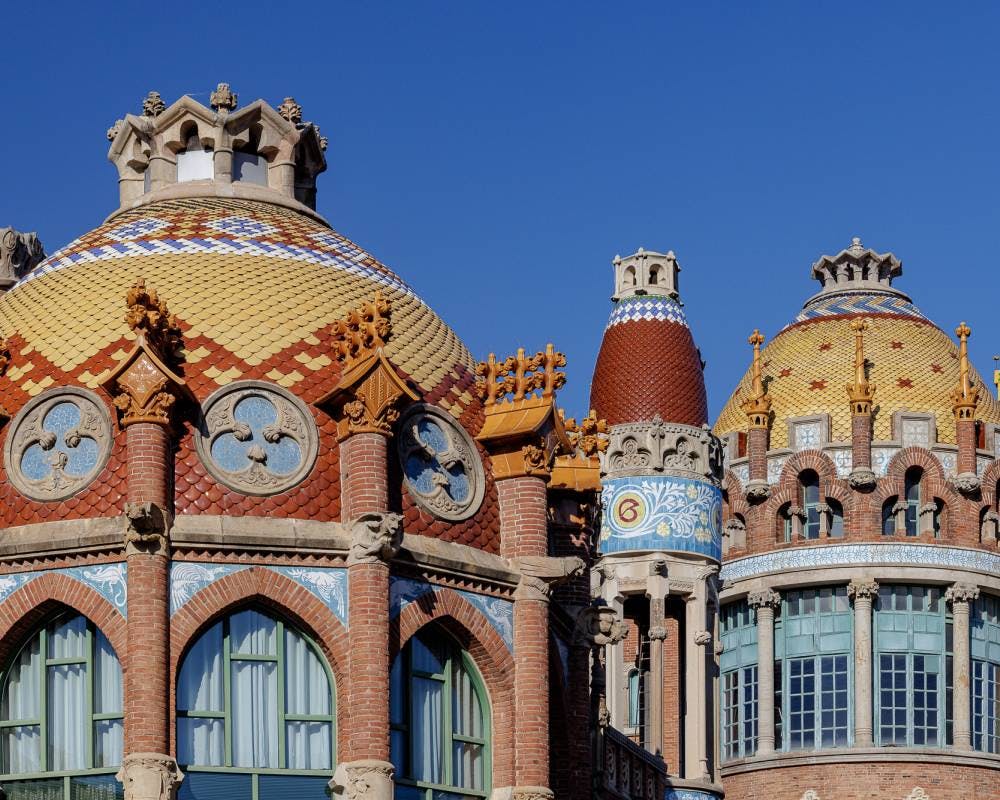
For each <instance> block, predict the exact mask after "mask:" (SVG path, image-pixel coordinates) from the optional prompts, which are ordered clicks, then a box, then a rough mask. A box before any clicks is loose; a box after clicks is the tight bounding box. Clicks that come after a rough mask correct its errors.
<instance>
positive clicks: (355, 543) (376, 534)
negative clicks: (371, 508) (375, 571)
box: [347, 512, 403, 566]
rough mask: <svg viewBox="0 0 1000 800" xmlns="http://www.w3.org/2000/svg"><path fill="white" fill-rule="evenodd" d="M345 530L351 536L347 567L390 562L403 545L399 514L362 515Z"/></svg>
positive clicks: (401, 522) (373, 513) (400, 516)
mask: <svg viewBox="0 0 1000 800" xmlns="http://www.w3.org/2000/svg"><path fill="white" fill-rule="evenodd" d="M347 528H348V530H349V532H350V534H351V551H350V554H349V555H348V556H347V565H348V566H351V565H352V564H377V563H379V562H387V561H391V560H392V559H393V558H395V557H396V554H397V553H398V552H399V548H400V547H401V546H402V544H403V517H402V515H400V514H394V513H391V512H386V513H383V514H379V513H375V512H371V513H368V514H362V515H361V516H359V517H358V518H357V519H354V520H352V521H351V522H350V523H349V524H348V526H347Z"/></svg>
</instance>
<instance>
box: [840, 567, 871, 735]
mask: <svg viewBox="0 0 1000 800" xmlns="http://www.w3.org/2000/svg"><path fill="white" fill-rule="evenodd" d="M847 591H848V594H850V595H851V596H852V597H853V598H854V745H855V746H856V747H871V746H872V743H873V724H872V706H873V703H872V696H873V695H872V692H873V688H872V684H873V677H872V600H873V598H874V597H875V596H876V595H877V594H878V584H877V583H875V582H874V581H855V582H853V583H851V584H850V586H848V587H847Z"/></svg>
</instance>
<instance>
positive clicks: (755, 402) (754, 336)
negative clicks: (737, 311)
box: [742, 328, 771, 428]
mask: <svg viewBox="0 0 1000 800" xmlns="http://www.w3.org/2000/svg"><path fill="white" fill-rule="evenodd" d="M747 342H748V343H749V344H750V346H751V347H753V373H752V379H751V384H750V397H749V398H747V399H746V400H744V401H743V405H742V408H743V412H744V413H745V414H746V415H747V419H748V420H749V422H750V427H751V428H766V427H768V425H769V423H770V412H771V398H770V397H769V396H768V394H767V389H766V387H765V386H764V376H763V369H762V365H761V358H760V347H761V345H762V344H764V334H762V333H761V332H760V331H759V330H758V329H757V328H754V331H753V333H751V334H750V337H749V338H748V339H747Z"/></svg>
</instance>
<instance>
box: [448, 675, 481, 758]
mask: <svg viewBox="0 0 1000 800" xmlns="http://www.w3.org/2000/svg"><path fill="white" fill-rule="evenodd" d="M451 666H452V677H451V686H452V699H451V702H452V712H451V719H452V726H453V728H454V731H455V733H458V734H461V735H462V736H471V737H473V738H475V739H482V738H483V710H482V708H480V706H479V697H478V695H477V694H476V688H475V686H474V685H473V682H472V676H471V675H469V673H467V672H466V671H465V670H464V669H462V659H461V658H460V657H458V656H456V657H454V658H452V660H451Z"/></svg>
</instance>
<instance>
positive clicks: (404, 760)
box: [390, 627, 490, 800]
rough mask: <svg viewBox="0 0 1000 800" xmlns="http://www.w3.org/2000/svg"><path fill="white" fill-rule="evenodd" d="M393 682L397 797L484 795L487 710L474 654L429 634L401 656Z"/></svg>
mask: <svg viewBox="0 0 1000 800" xmlns="http://www.w3.org/2000/svg"><path fill="white" fill-rule="evenodd" d="M390 683H391V689H390V717H391V722H392V763H393V764H394V765H395V766H396V797H397V798H406V800H410V799H411V798H413V799H414V800H417V799H419V800H434V798H439V797H447V798H449V800H459V798H478V797H486V796H487V795H488V794H489V792H490V747H489V735H490V706H489V702H488V701H487V698H486V690H485V688H484V686H483V683H482V679H481V678H480V677H479V673H478V671H477V670H476V667H475V665H474V664H473V663H472V659H471V658H470V657H469V654H468V653H466V652H465V651H464V650H462V649H460V648H459V647H458V645H457V644H456V643H455V642H454V641H452V639H451V638H450V637H448V636H447V634H444V633H442V632H441V631H439V630H437V629H436V628H433V627H431V628H428V629H425V630H423V631H421V632H420V633H418V634H417V635H416V636H414V637H413V638H412V639H410V641H409V642H408V643H407V645H406V647H405V648H403V651H402V652H401V653H400V654H399V656H398V657H397V658H396V661H395V663H394V664H393V665H392V674H391V676H390Z"/></svg>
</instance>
